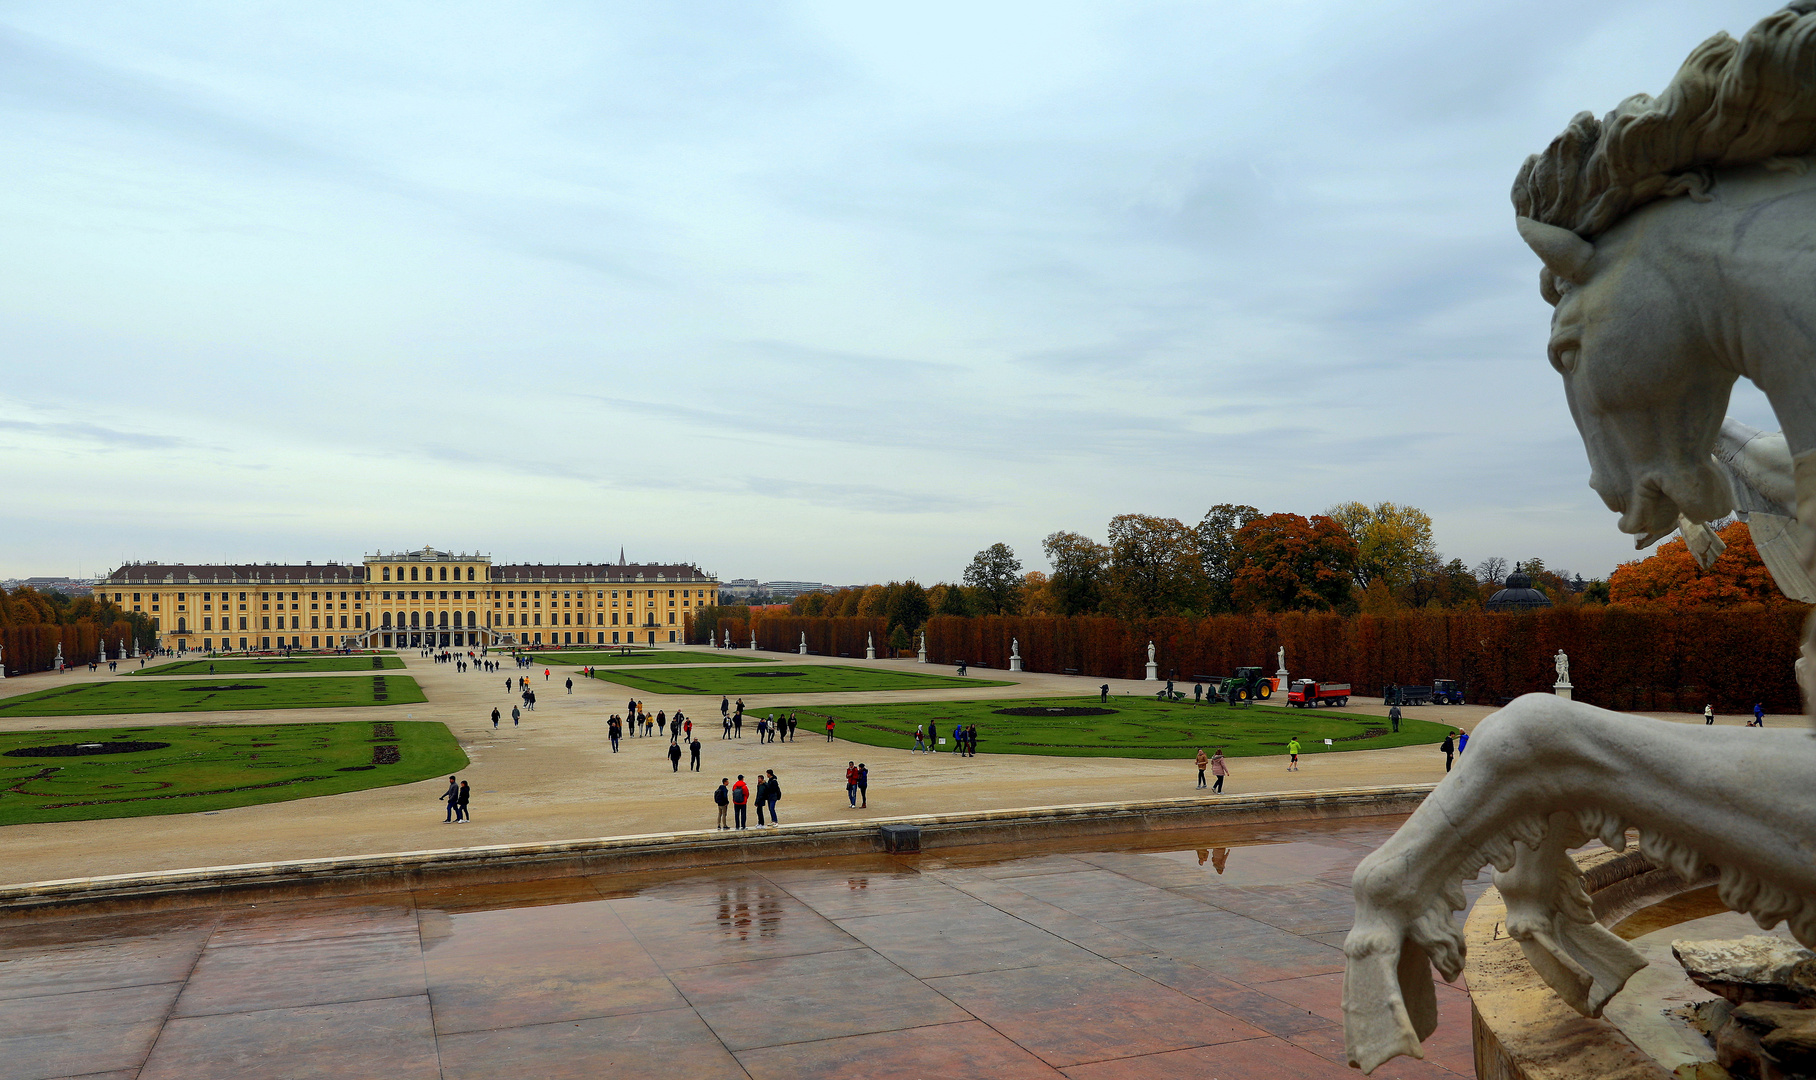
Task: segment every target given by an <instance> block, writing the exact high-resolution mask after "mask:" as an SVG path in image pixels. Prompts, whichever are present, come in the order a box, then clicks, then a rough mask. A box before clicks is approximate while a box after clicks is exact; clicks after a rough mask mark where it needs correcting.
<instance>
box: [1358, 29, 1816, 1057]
mask: <svg viewBox="0 0 1816 1080" xmlns="http://www.w3.org/2000/svg"><path fill="white" fill-rule="evenodd" d="M1813 152H1816V0H1794V2H1793V3H1791V4H1790V5H1789V6H1788V7H1786V8H1784V9H1783V10H1781V11H1778V12H1776V13H1775V14H1773V15H1771V16H1769V17H1767V18H1766V19H1764V20H1762V21H1761V22H1760V23H1759V24H1758V25H1757V26H1755V27H1754V28H1753V29H1752V30H1751V31H1749V32H1748V33H1747V34H1746V36H1745V37H1744V38H1742V39H1741V40H1739V41H1735V40H1734V39H1733V38H1730V37H1728V36H1727V35H1726V34H1718V35H1716V36H1715V37H1713V38H1710V39H1709V40H1708V41H1706V42H1704V43H1703V44H1702V45H1701V46H1700V47H1698V48H1697V49H1696V51H1695V52H1693V53H1692V54H1691V55H1690V58H1689V60H1688V61H1686V62H1685V63H1684V65H1683V67H1682V68H1681V69H1680V70H1679V71H1678V73H1677V75H1676V77H1675V78H1673V79H1672V80H1671V83H1670V85H1669V86H1668V87H1667V88H1666V89H1665V91H1664V93H1662V94H1661V95H1659V97H1657V98H1656V99H1654V98H1650V97H1647V96H1644V95H1639V96H1635V97H1630V98H1628V99H1627V100H1625V101H1623V102H1621V104H1620V105H1619V107H1617V108H1616V109H1615V110H1614V111H1613V112H1611V113H1609V114H1608V115H1607V116H1605V117H1603V118H1602V119H1601V120H1599V121H1598V120H1596V119H1595V117H1594V116H1592V115H1591V114H1589V113H1581V114H1579V115H1578V116H1577V117H1576V118H1575V119H1573V120H1572V121H1571V122H1570V126H1569V128H1568V129H1567V130H1566V131H1565V132H1564V133H1563V134H1562V135H1560V136H1559V137H1558V138H1557V139H1556V140H1554V141H1553V142H1552V143H1551V145H1550V146H1549V147H1548V148H1547V149H1546V150H1545V152H1544V153H1542V154H1538V155H1534V156H1533V157H1531V158H1529V159H1528V160H1527V161H1526V163H1525V165H1524V166H1523V167H1522V168H1521V169H1520V173H1519V178H1518V179H1517V180H1516V181H1515V183H1514V187H1513V203H1514V207H1515V209H1516V211H1517V217H1516V220H1515V225H1516V226H1517V228H1518V229H1519V233H1520V236H1521V238H1522V239H1524V240H1525V241H1526V243H1527V245H1528V246H1530V247H1531V248H1532V250H1533V252H1534V253H1535V254H1537V255H1538V256H1539V259H1540V260H1541V262H1542V263H1543V264H1544V269H1543V271H1542V272H1541V275H1540V279H1539V280H1540V288H1541V291H1542V292H1543V293H1544V296H1545V299H1546V300H1547V301H1548V302H1549V303H1550V304H1551V305H1552V307H1553V309H1554V310H1553V312H1552V319H1551V335H1550V340H1549V342H1548V344H1547V352H1548V354H1549V358H1550V361H1551V365H1552V367H1553V369H1554V370H1556V372H1557V373H1558V375H1559V376H1560V377H1561V378H1562V380H1563V386H1564V395H1565V398H1566V401H1567V403H1568V405H1569V407H1570V412H1571V415H1572V418H1573V419H1574V421H1575V423H1576V426H1577V430H1578V432H1579V434H1581V435H1582V437H1583V443H1584V449H1585V450H1586V451H1587V454H1588V458H1589V463H1590V466H1591V469H1590V477H1589V482H1590V486H1591V487H1593V488H1594V489H1595V490H1596V492H1597V493H1599V494H1600V495H1601V496H1602V499H1603V501H1604V502H1606V503H1607V504H1608V507H1609V509H1611V510H1613V511H1614V512H1616V513H1618V514H1620V515H1621V521H1620V528H1621V529H1622V531H1624V532H1627V533H1629V534H1631V535H1633V536H1635V537H1636V538H1637V544H1638V546H1640V547H1642V548H1643V547H1647V546H1650V545H1651V544H1652V543H1655V542H1656V541H1658V540H1660V539H1662V538H1663V537H1664V536H1666V535H1668V534H1669V533H1671V532H1682V533H1683V534H1684V536H1685V539H1686V540H1687V541H1688V542H1689V543H1690V545H1691V548H1692V550H1693V551H1694V552H1695V553H1696V555H1697V558H1698V559H1699V560H1701V561H1703V562H1704V565H1705V566H1706V565H1707V564H1708V563H1709V562H1712V561H1713V559H1714V558H1715V557H1716V556H1718V555H1719V554H1720V546H1719V540H1718V539H1717V538H1715V537H1714V536H1713V534H1712V533H1710V532H1709V531H1708V529H1707V528H1706V526H1705V523H1706V522H1709V521H1712V520H1715V519H1717V518H1719V517H1721V516H1723V515H1726V514H1728V513H1731V512H1735V511H1739V512H1740V513H1742V514H1744V515H1746V516H1747V522H1748V528H1749V530H1752V531H1753V532H1754V540H1755V542H1756V543H1757V544H1758V545H1759V546H1760V550H1761V553H1762V557H1763V558H1765V559H1766V560H1767V563H1768V567H1769V568H1770V569H1771V571H1772V575H1773V578H1774V579H1775V580H1776V581H1777V582H1778V584H1779V587H1780V588H1781V589H1782V590H1783V591H1784V592H1785V593H1786V594H1787V595H1790V596H1794V597H1798V598H1800V599H1816V359H1813V358H1816V293H1813V292H1812V291H1811V289H1810V287H1809V282H1810V281H1811V280H1816V175H1812V174H1811V173H1810V170H1809V168H1808V165H1809V160H1808V156H1809V155H1811V154H1812V153H1813ZM1679 195H1684V196H1688V198H1684V199H1675V198H1673V197H1674V196H1679ZM1742 376H1744V377H1746V378H1748V379H1751V380H1752V381H1753V382H1754V383H1755V385H1757V386H1759V388H1760V389H1761V390H1763V391H1764V392H1765V394H1766V397H1767V398H1768V399H1769V400H1770V401H1771V404H1772V408H1773V412H1774V413H1775V415H1776V416H1777V418H1778V420H1779V423H1780V424H1781V425H1782V426H1783V428H1784V431H1783V432H1782V433H1776V432H1774V433H1767V432H1761V431H1756V430H1754V429H1752V428H1750V427H1748V426H1746V425H1744V424H1741V423H1739V422H1737V421H1735V420H1733V419H1731V418H1730V419H1728V420H1726V421H1725V422H1724V420H1723V416H1722V414H1723V413H1724V412H1725V411H1726V408H1727V405H1728V401H1729V394H1730V392H1731V390H1732V388H1733V385H1734V383H1735V381H1736V380H1737V379H1738V378H1740V377H1742ZM1803 656H1804V659H1803V660H1802V661H1799V663H1798V675H1799V683H1800V685H1801V686H1802V688H1803V690H1804V694H1805V700H1806V705H1816V618H1813V619H1812V620H1811V622H1810V623H1809V624H1808V626H1806V631H1805V639H1804V645H1803ZM1812 720H1816V713H1813V714H1812ZM1812 775H1816V738H1812V732H1811V731H1810V730H1809V729H1807V728H1806V729H1804V730H1792V729H1790V728H1785V727H1778V728H1775V729H1774V730H1770V731H1766V730H1758V729H1755V730H1752V731H1745V730H1743V729H1739V728H1734V727H1716V726H1705V725H1702V724H1681V723H1669V722H1664V721H1659V720H1654V719H1651V718H1649V717H1645V716H1638V715H1632V714H1626V713H1618V712H1613V711H1610V710H1607V709H1599V708H1596V707H1594V706H1591V705H1588V704H1585V703H1583V702H1578V701H1568V700H1561V699H1559V698H1557V697H1555V696H1553V695H1549V694H1542V693H1534V694H1527V695H1525V696H1523V697H1521V698H1518V699H1517V700H1515V701H1513V702H1512V703H1511V704H1509V705H1507V706H1506V707H1505V708H1503V709H1501V710H1500V711H1498V712H1496V713H1494V714H1493V715H1491V716H1488V717H1486V718H1484V719H1483V720H1482V722H1481V723H1480V724H1478V725H1477V726H1476V729H1475V731H1474V732H1472V733H1471V737H1470V741H1469V752H1468V753H1467V754H1465V755H1463V757H1462V759H1461V760H1460V761H1459V763H1458V765H1457V767H1456V769H1455V771H1453V772H1450V773H1448V774H1447V775H1446V776H1445V777H1444V779H1443V780H1442V782H1440V783H1439V784H1438V785H1437V786H1436V788H1435V789H1434V790H1433V791H1432V793H1431V794H1430V796H1428V797H1427V798H1426V800H1425V801H1424V803H1422V804H1421V805H1420V806H1419V808H1418V809H1417V810H1415V811H1414V812H1413V814H1412V816H1411V817H1410V818H1408V819H1407V821H1406V823H1405V824H1404V825H1402V826H1401V827H1400V829H1399V830H1398V831H1397V832H1396V833H1395V834H1394V835H1393V836H1392V837H1391V838H1390V839H1389V840H1388V841H1387V842H1386V843H1384V844H1383V845H1381V847H1380V848H1378V849H1377V850H1375V851H1374V852H1371V853H1370V854H1369V855H1368V856H1367V857H1366V858H1364V859H1363V860H1362V862H1361V863H1360V864H1359V865H1358V866H1357V868H1356V872H1355V877H1354V882H1353V888H1354V892H1355V900H1356V915H1355V923H1354V925H1353V926H1352V928H1351V930H1350V932H1349V935H1348V937H1347V938H1346V939H1345V941H1344V953H1345V957H1346V965H1345V975H1344V982H1343V1014H1344V1030H1345V1044H1346V1051H1347V1053H1348V1057H1349V1061H1350V1063H1351V1064H1353V1065H1356V1066H1358V1067H1360V1068H1362V1069H1364V1070H1369V1071H1372V1070H1374V1069H1375V1068H1377V1067H1378V1066H1380V1065H1381V1064H1382V1063H1384V1062H1386V1061H1388V1060H1390V1059H1392V1058H1393V1057H1395V1056H1397V1055H1401V1054H1405V1055H1409V1056H1413V1057H1422V1056H1423V1052H1422V1050H1421V1048H1420V1042H1421V1040H1422V1039H1424V1038H1425V1037H1426V1036H1428V1035H1430V1034H1431V1033H1432V1031H1433V1030H1434V1029H1435V1028H1436V1026H1437V1003H1436V998H1435V991H1434V988H1433V986H1432V975H1431V971H1432V968H1433V967H1436V968H1437V969H1438V971H1439V972H1440V973H1442V974H1443V976H1444V977H1445V978H1446V979H1455V978H1457V977H1458V975H1460V974H1461V973H1462V970H1463V960H1464V948H1465V942H1464V938H1463V934H1462V933H1461V931H1460V929H1459V928H1458V926H1457V925H1456V922H1455V920H1454V918H1453V916H1452V913H1453V912H1455V911H1459V910H1461V909H1462V908H1463V907H1464V906H1465V895H1464V891H1463V884H1464V883H1465V882H1467V881H1470V880H1472V879H1473V878H1474V877H1475V875H1476V873H1477V872H1478V871H1479V870H1480V869H1481V868H1482V867H1483V866H1484V865H1492V866H1493V867H1494V869H1495V874H1494V883H1495V887H1496V888H1497V889H1498V890H1499V891H1500V894H1501V899H1502V900H1503V901H1505V903H1506V908H1507V911H1506V916H1505V919H1504V920H1503V923H1502V926H1503V928H1504V930H1505V933H1506V935H1507V936H1508V937H1509V938H1512V939H1513V940H1515V941H1517V942H1518V943H1519V946H1520V950H1521V952H1522V953H1523V954H1524V956H1525V957H1526V959H1527V961H1528V962H1529V963H1530V964H1531V966H1532V968H1533V970H1534V971H1535V972H1536V973H1537V975H1538V976H1539V977H1540V978H1542V979H1543V980H1544V982H1545V983H1546V984H1547V985H1548V986H1550V987H1551V989H1552V990H1553V991H1554V992H1555V993H1556V994H1557V995H1558V997H1559V998H1560V999H1562V1000H1563V1001H1565V1002H1566V1003H1568V1004H1569V1005H1570V1006H1571V1007H1572V1008H1574V1009H1576V1010H1577V1011H1578V1012H1580V1013H1582V1014H1583V1015H1585V1016H1590V1017H1598V1016H1600V1015H1601V1014H1602V1008H1603V1006H1604V1005H1605V1004H1607V1002H1608V1000H1609V999H1610V998H1612V997H1613V996H1614V995H1615V994H1617V993H1619V992H1620V991H1621V988H1622V987H1623V986H1625V985H1626V982H1627V980H1628V979H1629V978H1630V977H1631V976H1632V975H1633V974H1634V973H1635V972H1636V971H1638V970H1639V969H1641V968H1643V967H1645V966H1646V962H1647V961H1646V958H1645V956H1643V955H1642V954H1641V953H1639V952H1638V951H1637V950H1635V949H1634V948H1633V947H1632V946H1631V945H1629V944H1628V943H1627V942H1626V941H1624V940H1622V939H1621V938H1620V937H1619V936H1617V935H1616V934H1614V933H1613V932H1612V931H1611V930H1610V929H1609V927H1608V926H1606V925H1603V923H1602V922H1600V921H1599V920H1598V918H1597V917H1596V913H1595V910H1594V906H1593V904H1592V903H1591V900H1590V898H1589V895H1588V892H1587V890H1586V888H1585V885H1584V875H1583V870H1582V868H1581V867H1580V866H1579V864H1578V863H1577V862H1576V860H1575V859H1574V858H1573V857H1572V856H1571V854H1570V852H1571V850H1572V849H1574V848H1577V847H1581V846H1582V845H1584V844H1586V843H1588V842H1590V841H1591V840H1600V841H1601V842H1602V843H1604V844H1605V845H1607V846H1608V847H1610V848H1613V849H1615V850H1617V851H1618V850H1624V849H1625V848H1626V847H1627V846H1628V844H1629V843H1630V834H1631V833H1637V834H1638V841H1639V849H1640V852H1641V853H1642V854H1643V856H1644V857H1645V859H1646V860H1647V861H1649V862H1650V863H1652V864H1653V866H1654V867H1656V868H1658V869H1659V870H1661V871H1670V872H1672V873H1675V874H1676V875H1677V876H1678V878H1680V879H1682V882H1683V883H1684V884H1685V885H1686V887H1688V886H1689V885H1690V884H1695V883H1705V882H1707V883H1713V884H1714V885H1715V887H1716V890H1717V893H1718V895H1719V896H1720V898H1721V901H1722V903H1724V904H1725V905H1727V906H1728V907H1729V908H1730V909H1731V910H1733V911H1737V912H1745V913H1746V914H1748V915H1751V916H1752V917H1753V919H1754V920H1755V921H1756V922H1757V923H1758V925H1759V926H1760V927H1761V928H1762V929H1771V928H1773V927H1776V926H1778V925H1780V924H1783V925H1785V926H1786V927H1787V928H1788V930H1789V931H1790V934H1791V936H1792V937H1794V938H1796V939H1797V941H1799V942H1801V943H1802V944H1804V945H1806V946H1809V947H1811V948H1816V859H1812V858H1811V853H1812V852H1816V785H1813V784H1811V783H1810V777H1811V776H1812Z"/></svg>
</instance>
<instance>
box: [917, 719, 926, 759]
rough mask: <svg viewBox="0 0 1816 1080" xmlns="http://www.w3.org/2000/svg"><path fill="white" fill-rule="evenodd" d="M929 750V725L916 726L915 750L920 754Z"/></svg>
mask: <svg viewBox="0 0 1816 1080" xmlns="http://www.w3.org/2000/svg"><path fill="white" fill-rule="evenodd" d="M926 749H927V725H925V724H916V725H914V750H915V752H916V753H920V752H922V751H925V750H926Z"/></svg>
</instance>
